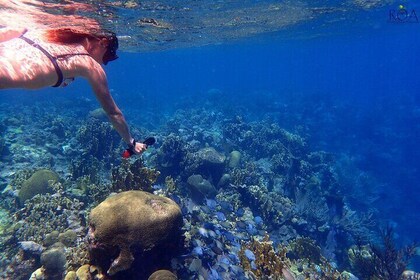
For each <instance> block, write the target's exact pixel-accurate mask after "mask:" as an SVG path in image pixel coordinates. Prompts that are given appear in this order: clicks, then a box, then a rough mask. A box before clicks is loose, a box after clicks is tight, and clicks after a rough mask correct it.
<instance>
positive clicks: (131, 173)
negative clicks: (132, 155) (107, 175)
mask: <svg viewBox="0 0 420 280" xmlns="http://www.w3.org/2000/svg"><path fill="white" fill-rule="evenodd" d="M159 175H160V172H159V171H157V170H155V169H151V168H148V167H145V166H144V163H143V160H142V159H141V158H140V159H137V160H136V161H135V162H133V163H130V161H128V160H124V161H123V162H122V163H121V165H120V166H118V167H115V168H113V169H112V190H113V191H117V192H118V191H128V190H142V191H147V192H153V188H152V185H153V184H154V183H155V182H156V180H157V178H158V176H159Z"/></svg>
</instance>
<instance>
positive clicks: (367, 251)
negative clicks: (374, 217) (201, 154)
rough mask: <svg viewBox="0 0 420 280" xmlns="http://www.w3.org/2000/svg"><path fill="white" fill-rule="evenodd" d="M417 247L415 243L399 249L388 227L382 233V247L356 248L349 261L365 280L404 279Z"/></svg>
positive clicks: (391, 230) (352, 251) (352, 249)
mask: <svg viewBox="0 0 420 280" xmlns="http://www.w3.org/2000/svg"><path fill="white" fill-rule="evenodd" d="M416 246H417V245H416V244H415V243H414V244H411V245H409V246H405V247H403V248H401V249H398V248H397V246H396V244H395V240H394V231H393V229H392V228H391V227H387V228H386V229H385V230H383V232H382V244H381V245H374V244H370V245H369V246H361V245H359V246H357V247H356V246H354V247H353V248H351V249H350V250H349V260H350V263H351V265H352V268H353V269H354V270H355V273H356V275H358V276H360V277H361V278H363V279H389V280H398V279H402V278H403V273H404V271H405V270H406V269H407V267H408V264H409V263H410V260H411V258H412V257H413V256H414V254H415V250H416Z"/></svg>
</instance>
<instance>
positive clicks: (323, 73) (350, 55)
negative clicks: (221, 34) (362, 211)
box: [107, 12, 420, 240]
mask: <svg viewBox="0 0 420 280" xmlns="http://www.w3.org/2000/svg"><path fill="white" fill-rule="evenodd" d="M381 16H382V17H383V18H381V19H380V21H383V22H385V23H384V24H383V25H382V26H381V28H379V29H371V30H361V31H360V32H359V33H358V32H357V31H355V33H354V34H350V33H352V32H351V31H349V33H346V32H345V30H344V31H343V32H342V34H338V35H336V34H333V35H326V36H322V37H320V38H309V39H292V40H284V39H282V38H276V36H275V34H268V35H264V36H260V37H258V38H252V39H249V40H243V41H241V42H237V43H231V44H226V45H219V46H207V47H199V48H192V49H181V50H172V51H165V52H156V53H142V54H139V53H123V54H122V55H121V59H120V60H119V61H117V62H116V63H115V65H112V66H109V69H108V68H107V72H108V74H109V80H110V86H111V88H113V89H114V90H115V92H116V93H118V95H117V97H116V99H117V100H118V103H119V104H122V106H123V108H124V107H126V108H129V107H130V106H133V104H134V106H138V109H139V108H140V111H141V110H146V111H147V110H148V108H147V107H148V105H149V104H156V103H157V104H159V105H158V106H157V107H155V106H156V105H154V107H155V110H158V112H155V113H156V115H159V114H165V112H166V110H169V111H171V110H174V108H173V106H174V104H176V103H177V102H179V101H180V100H182V99H184V98H188V99H191V100H197V102H202V96H203V95H208V94H210V95H211V93H208V92H209V91H211V90H212V89H217V90H218V91H220V92H222V97H221V98H222V99H223V98H226V100H229V102H230V101H232V100H234V101H235V100H237V101H238V104H240V105H241V106H244V107H246V110H247V111H248V112H249V113H250V114H251V115H254V116H255V117H256V118H263V117H264V115H266V114H267V113H270V115H271V116H272V117H273V118H274V119H275V120H276V121H277V123H278V124H279V125H280V126H281V127H285V128H291V129H293V128H294V127H295V126H298V125H309V126H310V131H309V134H310V137H309V139H311V141H310V144H311V145H312V147H314V149H317V148H318V149H322V150H325V151H329V152H336V153H346V154H348V155H349V156H350V157H354V158H357V160H356V163H357V166H358V167H359V168H360V170H362V171H364V172H368V173H370V174H372V176H373V177H375V178H376V179H377V180H378V182H377V184H375V186H371V187H372V188H374V189H373V190H369V191H374V192H375V193H377V195H378V196H379V197H378V198H377V199H376V200H375V202H374V205H375V207H378V209H379V211H380V216H381V217H382V218H383V219H384V220H383V222H385V221H388V222H390V223H392V224H395V226H396V227H397V229H399V230H398V231H400V234H401V237H402V238H404V239H405V238H407V240H412V239H416V238H417V237H418V236H419V233H420V226H419V223H418V221H419V220H420V219H419V218H420V211H418V203H419V200H418V198H419V197H420V189H419V188H418V182H419V179H420V177H419V176H420V173H419V167H420V166H419V161H418V159H419V156H420V146H419V145H420V144H419V143H420V141H419V139H420V138H419V136H420V135H419V130H420V127H419V123H420V122H419V121H420V107H419V106H420V79H418V73H419V72H418V66H419V65H420V56H419V54H418V47H419V44H420V38H419V36H418V32H419V28H420V25H419V24H392V23H386V21H387V16H388V15H387V13H386V12H384V14H382V15H381ZM139 93H140V96H139ZM138 99H140V100H139V101H137V100H138ZM232 104H234V102H233V103H232ZM232 106H233V105H232ZM211 109H212V108H209V110H211ZM294 110H295V111H294ZM286 113H288V114H290V115H291V116H289V117H290V119H287V118H286V117H285V116H284V114H286ZM293 114H296V115H299V116H297V117H296V116H293ZM139 119H141V118H139ZM140 121H141V120H140ZM353 187H354V186H353ZM359 187H360V188H363V185H362V186H359ZM352 191H354V189H352ZM358 191H361V192H363V191H364V190H363V189H361V190H358ZM366 191H367V190H366Z"/></svg>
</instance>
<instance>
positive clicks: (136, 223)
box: [88, 191, 182, 275]
mask: <svg viewBox="0 0 420 280" xmlns="http://www.w3.org/2000/svg"><path fill="white" fill-rule="evenodd" d="M181 225H182V216H181V210H180V209H179V207H178V205H177V204H176V203H175V202H173V201H172V200H170V199H168V198H164V197H160V196H155V195H152V194H150V193H147V192H142V191H127V192H122V193H119V194H116V195H113V196H111V197H109V198H107V199H106V200H105V201H103V202H102V203H100V204H99V205H98V206H97V207H95V208H94V209H92V211H91V213H90V215H89V236H88V238H89V247H90V251H91V255H92V256H93V260H94V261H97V262H98V263H99V265H100V266H101V267H102V268H103V269H104V270H106V271H107V273H108V274H109V275H114V274H116V273H117V272H119V271H124V270H127V269H129V268H130V267H131V265H132V263H133V261H134V259H135V257H134V256H133V254H134V251H135V250H136V248H137V250H139V251H140V254H141V253H142V252H144V251H151V250H153V248H154V247H156V246H158V245H161V244H163V243H165V244H168V245H169V244H171V243H172V244H173V242H174V241H175V243H177V241H176V240H177V239H179V238H180V227H181ZM117 252H119V253H118V256H117V257H116V258H115V253H117ZM165 253H166V254H170V251H166V252H165ZM112 256H114V257H112ZM110 257H112V258H115V259H114V260H113V261H112V263H109V262H108V260H109V258H110Z"/></svg>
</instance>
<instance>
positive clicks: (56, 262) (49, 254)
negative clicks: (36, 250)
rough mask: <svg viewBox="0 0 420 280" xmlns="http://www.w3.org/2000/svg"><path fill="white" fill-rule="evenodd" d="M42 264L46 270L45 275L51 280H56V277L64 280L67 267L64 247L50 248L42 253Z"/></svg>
mask: <svg viewBox="0 0 420 280" xmlns="http://www.w3.org/2000/svg"><path fill="white" fill-rule="evenodd" d="M41 264H42V266H43V267H44V268H45V274H46V275H49V276H50V279H54V277H59V278H62V277H61V276H62V275H63V273H64V268H65V265H66V254H65V253H64V249H63V248H62V247H51V248H49V249H48V250H46V251H45V252H43V253H42V255H41ZM59 278H56V279H59Z"/></svg>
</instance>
